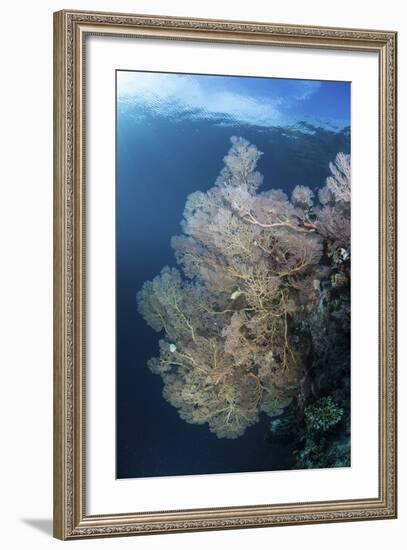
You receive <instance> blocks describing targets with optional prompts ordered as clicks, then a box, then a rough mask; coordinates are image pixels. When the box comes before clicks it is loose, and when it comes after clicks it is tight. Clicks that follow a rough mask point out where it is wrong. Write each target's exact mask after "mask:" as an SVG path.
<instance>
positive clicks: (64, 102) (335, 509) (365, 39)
mask: <svg viewBox="0 0 407 550" xmlns="http://www.w3.org/2000/svg"><path fill="white" fill-rule="evenodd" d="M92 36H99V37H100V36H109V37H110V38H113V39H114V38H117V39H124V38H130V39H133V40H137V39H138V38H142V39H154V40H158V41H162V43H163V44H165V43H168V41H176V42H178V43H179V44H181V45H182V44H185V43H189V42H191V41H192V42H194V43H210V44H223V45H224V44H237V45H242V46H244V47H247V48H250V47H259V46H265V47H268V48H277V47H281V48H291V49H292V48H294V50H295V51H301V49H315V50H319V51H321V50H327V51H339V52H362V53H371V54H373V55H375V56H377V63H378V75H379V79H378V90H377V93H378V98H379V108H378V112H379V121H378V136H377V148H378V159H379V166H378V196H377V197H376V204H377V212H376V214H375V215H377V219H378V235H377V238H378V265H377V273H378V283H379V284H378V291H377V295H376V296H372V297H371V298H372V301H376V302H377V303H378V341H377V350H378V351H377V354H378V380H377V388H378V393H377V395H378V404H377V407H378V417H379V418H378V423H377V429H378V436H377V440H378V448H377V465H378V468H377V480H378V483H377V488H378V491H377V496H375V497H373V498H372V497H369V498H349V499H336V500H335V499H332V500H322V501H318V500H317V501H312V502H297V501H294V502H285V503H281V504H276V503H269V504H267V503H264V502H260V503H259V504H250V505H247V506H242V505H231V506H227V507H225V506H219V505H217V503H216V502H214V503H213V505H209V506H205V507H198V508H192V509H191V508H188V507H187V508H186V509H182V508H181V509H180V508H179V507H177V508H174V509H165V510H164V511H151V510H150V509H148V510H145V511H143V510H139V511H136V512H135V511H134V510H132V509H129V510H128V511H126V512H119V513H116V512H115V511H114V510H112V513H106V514H105V513H103V514H93V513H89V510H88V494H87V480H88V478H89V464H90V463H89V461H88V448H87V445H88V435H89V433H88V431H89V429H88V425H87V408H88V404H87V399H88V379H87V333H88V329H89V327H88V325H87V293H88V292H89V287H88V285H89V281H88V280H87V265H88V264H87V252H88V250H87V245H88V241H87V237H88V235H87V211H88V208H89V201H90V200H91V196H89V197H88V195H87V177H88V174H87V157H86V155H87V140H88V139H89V138H90V139H92V138H91V136H88V135H87V121H86V85H87V80H86V77H87V71H88V67H87V57H86V49H87V40H88V39H89V37H92ZM396 42H397V35H396V33H395V32H391V31H379V30H362V29H344V28H323V27H311V26H298V25H297V26H295V25H282V24H271V23H270V24H266V23H255V22H240V21H216V20H206V19H190V18H175V17H164V16H147V15H135V14H113V13H97V12H81V11H74V10H64V11H59V12H57V13H55V14H54V536H55V537H57V538H59V539H63V540H65V539H78V538H91V537H106V536H120V535H144V534H155V533H170V532H187V531H205V530H217V529H234V528H249V527H269V526H276V525H300V524H309V523H324V522H338V521H357V520H372V519H391V518H395V517H396V515H397V472H396V466H397V436H396V411H397V391H396V390H397V383H396V359H397V348H396V162H397V158H396V157H397V154H396V139H397V130H396V94H397V89H396V70H397V69H396V59H397V58H396ZM111 184H112V185H114V182H111ZM94 208H96V206H94ZM102 428H103V427H101V429H102ZM112 475H113V474H112ZM159 509H160V508H159Z"/></svg>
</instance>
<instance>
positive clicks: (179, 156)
mask: <svg viewBox="0 0 407 550" xmlns="http://www.w3.org/2000/svg"><path fill="white" fill-rule="evenodd" d="M223 122H224V123H223ZM233 135H237V136H242V137H244V138H246V139H248V140H249V141H251V142H252V143H254V144H255V145H256V146H257V147H258V149H259V150H260V151H262V152H263V153H264V155H263V156H262V157H261V159H260V161H259V164H258V170H259V171H260V172H262V173H263V175H264V184H263V187H262V190H266V189H269V188H281V189H283V190H284V191H286V192H287V193H290V192H291V190H292V189H293V188H294V187H295V186H296V185H298V184H301V185H308V186H310V187H311V188H313V189H317V188H318V187H322V186H323V185H324V182H325V178H326V177H327V176H328V175H329V162H330V161H332V160H333V159H334V158H335V156H336V154H337V153H338V152H339V151H342V152H345V153H348V152H349V149H350V131H349V127H345V128H342V129H332V128H327V127H325V126H318V125H314V124H312V123H310V122H308V121H299V122H297V123H296V124H290V125H288V126H275V127H269V128H266V127H264V126H255V125H253V124H245V123H238V122H237V121H236V120H233V121H230V120H226V121H222V120H219V119H214V118H213V117H208V119H205V118H202V117H199V118H194V117H185V116H182V117H181V116H180V117H174V116H171V117H165V116H162V114H160V115H157V114H155V113H154V112H152V111H151V109H147V108H146V109H143V108H142V107H141V106H140V105H136V106H132V105H129V104H121V103H118V109H117V179H116V197H117V202H116V209H117V210H116V219H117V226H116V230H117V232H116V254H117V266H116V269H117V288H116V300H117V355H116V358H117V386H116V388H117V394H116V397H117V401H116V403H117V418H116V427H117V448H116V451H117V453H116V457H117V477H118V478H129V477H148V476H165V475H184V474H206V473H227V472H248V471H264V470H281V469H287V468H290V467H292V465H293V463H294V460H293V456H292V453H291V451H292V447H291V443H290V442H272V441H271V440H270V431H269V426H270V419H269V418H268V417H266V416H265V415H264V416H263V418H262V419H261V421H260V422H259V423H258V424H257V425H255V426H253V427H251V428H249V429H248V430H247V431H246V432H245V434H244V435H243V436H242V437H240V438H238V439H236V440H228V439H218V438H217V437H216V436H215V435H213V434H212V433H210V432H209V430H208V428H207V427H206V426H197V425H191V424H187V423H186V422H185V421H183V420H181V419H180V418H179V416H178V412H177V410H176V409H175V408H174V407H172V406H171V405H169V404H168V403H167V402H166V401H165V400H164V399H163V397H162V395H161V392H162V382H161V378H160V377H159V376H157V375H154V374H152V373H151V372H150V371H149V369H148V367H147V361H148V359H149V358H150V357H153V356H156V355H157V354H158V339H159V335H157V333H155V332H154V331H153V330H152V329H151V328H150V327H149V326H148V325H147V324H146V322H145V321H144V319H143V318H142V317H141V315H140V314H139V313H138V311H137V302H136V294H137V292H138V291H139V290H140V288H141V286H142V284H143V283H144V282H145V281H146V280H150V279H152V278H153V277H154V276H155V275H157V274H158V273H159V272H160V271H161V269H162V267H163V266H165V265H169V266H176V262H175V258H174V253H173V250H172V248H171V246H170V238H171V236H173V235H177V234H180V233H181V227H180V222H181V219H182V213H183V209H184V205H185V200H186V197H187V196H188V195H189V193H191V192H193V191H196V190H201V191H205V190H207V189H209V188H210V187H212V186H213V184H214V182H215V180H216V178H217V176H218V174H219V172H220V170H221V169H222V166H223V163H222V158H223V157H224V156H225V155H226V153H227V151H228V149H229V147H230V137H231V136H233Z"/></svg>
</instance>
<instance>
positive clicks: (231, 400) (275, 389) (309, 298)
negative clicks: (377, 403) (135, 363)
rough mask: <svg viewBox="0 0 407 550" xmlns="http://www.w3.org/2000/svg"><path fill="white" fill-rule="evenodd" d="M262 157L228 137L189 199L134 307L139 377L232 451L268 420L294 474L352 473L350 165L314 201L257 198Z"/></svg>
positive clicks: (273, 195) (343, 160) (302, 193)
mask: <svg viewBox="0 0 407 550" xmlns="http://www.w3.org/2000/svg"><path fill="white" fill-rule="evenodd" d="M261 155H262V153H261V152H260V151H259V150H258V149H257V147H256V146H255V145H254V144H251V143H249V142H248V141H247V140H246V139H244V138H242V137H232V138H231V147H230V150H229V152H228V153H227V155H226V156H225V157H224V167H223V169H222V171H221V172H220V174H219V176H218V178H217V180H216V182H215V184H214V186H213V187H212V188H211V189H209V190H208V191H207V192H205V193H203V192H200V191H196V192H194V193H192V194H191V195H189V196H188V198H187V200H186V204H185V210H184V215H183V220H182V230H183V234H182V235H179V236H175V237H173V238H172V241H171V244H172V247H173V249H174V253H175V257H176V260H177V263H178V265H179V269H176V268H169V267H164V268H163V269H162V271H161V273H160V274H159V275H157V276H156V277H155V278H154V279H153V280H152V281H147V282H145V283H144V285H143V287H142V289H141V290H140V291H139V294H138V308H139V312H140V313H141V315H142V316H143V317H144V319H145V321H146V322H147V323H148V324H149V325H150V326H151V327H152V328H153V329H154V330H155V331H157V332H158V333H159V335H160V340H159V356H158V357H154V358H152V359H150V361H149V364H148V366H149V368H150V369H151V371H152V372H153V373H155V374H157V375H159V376H161V378H162V381H163V384H164V389H163V397H164V398H165V399H166V400H167V401H168V402H169V403H171V405H173V406H174V407H176V409H177V410H178V413H179V416H180V417H181V419H183V420H184V421H185V422H189V423H191V424H205V425H206V426H207V427H208V429H209V430H210V431H211V432H212V433H213V434H215V435H216V436H217V437H218V438H229V439H236V438H239V437H240V436H242V435H243V434H244V432H245V430H247V429H248V428H249V427H250V426H252V425H253V424H255V423H257V422H258V421H259V417H260V415H262V414H264V415H267V416H268V417H269V418H270V437H271V438H273V437H275V438H279V437H281V435H282V434H283V435H284V434H285V435H286V436H288V437H289V438H290V440H291V442H292V443H293V451H292V452H293V453H294V455H295V466H294V467H297V468H316V467H334V466H349V465H350V358H349V349H350V252H351V251H350V198H351V184H350V156H349V155H346V154H343V153H341V152H339V153H338V154H337V156H336V158H334V159H332V162H331V163H330V166H329V168H330V172H331V175H330V176H329V177H328V178H327V180H326V182H325V186H324V187H323V188H321V189H320V190H319V192H318V193H316V195H315V194H314V192H313V191H312V190H311V189H310V188H308V187H305V186H302V185H297V186H296V187H295V188H294V190H293V192H292V195H291V197H288V196H287V195H286V194H285V193H284V192H283V191H281V190H280V189H273V190H268V191H264V192H262V191H261V186H262V181H263V176H262V175H261V174H260V173H259V172H258V171H257V170H256V167H257V163H258V160H259V158H260V156H261Z"/></svg>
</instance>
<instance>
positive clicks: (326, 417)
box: [304, 396, 343, 432]
mask: <svg viewBox="0 0 407 550" xmlns="http://www.w3.org/2000/svg"><path fill="white" fill-rule="evenodd" d="M304 414H305V422H306V425H307V428H308V429H309V430H313V431H316V432H325V431H326V430H329V428H332V426H335V425H336V424H338V422H340V420H341V419H342V417H343V409H342V408H340V407H339V406H338V405H337V404H336V403H335V402H334V400H333V399H332V397H331V396H328V397H322V398H321V399H319V400H318V401H316V402H315V403H313V404H312V405H309V406H308V407H306V408H305V411H304Z"/></svg>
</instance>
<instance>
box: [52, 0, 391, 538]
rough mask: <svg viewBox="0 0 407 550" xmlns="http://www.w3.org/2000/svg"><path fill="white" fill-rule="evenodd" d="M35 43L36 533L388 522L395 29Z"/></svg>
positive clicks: (70, 30)
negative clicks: (44, 85)
mask: <svg viewBox="0 0 407 550" xmlns="http://www.w3.org/2000/svg"><path fill="white" fill-rule="evenodd" d="M54 45H55V49H54V52H55V55H54V89H55V95H54V97H55V101H54V128H55V133H54V144H55V154H54V166H55V170H54V173H55V186H54V207H55V208H54V228H55V232H54V238H55V239H54V250H55V253H54V271H55V279H54V301H55V309H54V311H55V320H54V357H55V360H54V457H55V458H54V534H55V536H56V537H58V538H60V539H74V538H83V537H98V536H114V535H130V534H134V535H135V534H154V533H166V532H182V531H197V530H213V529H229V528H247V527H263V526H264V527H266V526H274V525H289V524H304V523H318V522H333V521H350V520H363V519H386V518H394V517H396V33H394V32H390V31H379V30H374V31H373V30H360V29H357V30H355V29H339V28H321V27H304V26H291V25H275V24H265V23H248V22H245V23H243V22H236V21H215V20H204V19H202V20H198V19H183V18H171V17H162V16H146V15H131V14H107V13H96V12H79V11H69V10H66V11H61V12H57V13H55V18H54Z"/></svg>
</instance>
